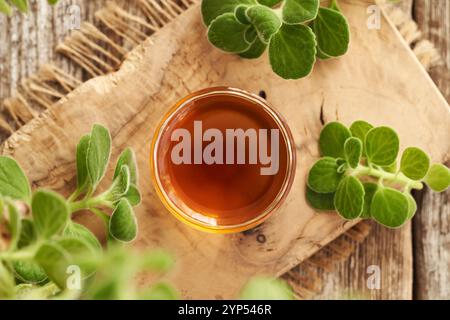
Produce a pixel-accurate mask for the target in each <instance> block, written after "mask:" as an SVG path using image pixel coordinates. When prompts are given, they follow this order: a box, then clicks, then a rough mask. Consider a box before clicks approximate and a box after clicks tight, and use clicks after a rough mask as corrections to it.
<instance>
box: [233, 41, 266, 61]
mask: <svg viewBox="0 0 450 320" xmlns="http://www.w3.org/2000/svg"><path fill="white" fill-rule="evenodd" d="M266 48H267V45H266V44H265V43H263V42H262V41H261V40H260V39H259V38H255V40H254V42H253V43H252V45H251V46H250V48H248V50H247V51H245V52H242V53H240V54H239V55H240V56H241V57H242V58H245V59H256V58H259V57H261V56H262V54H263V53H264V51H266Z"/></svg>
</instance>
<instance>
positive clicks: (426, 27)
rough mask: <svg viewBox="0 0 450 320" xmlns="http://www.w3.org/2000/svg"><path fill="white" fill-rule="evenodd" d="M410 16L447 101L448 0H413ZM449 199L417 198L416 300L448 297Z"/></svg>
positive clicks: (449, 84)
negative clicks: (434, 56) (427, 44)
mask: <svg viewBox="0 0 450 320" xmlns="http://www.w3.org/2000/svg"><path fill="white" fill-rule="evenodd" d="M414 18H415V20H416V21H417V23H418V24H419V28H420V30H421V31H422V32H423V34H424V37H425V38H427V39H429V40H430V41H431V42H432V43H433V44H434V45H435V46H436V48H437V50H438V52H439V53H440V55H441V57H442V59H443V65H442V66H439V67H436V68H433V69H432V70H430V75H431V77H432V78H433V80H434V81H435V83H436V84H437V86H438V87H439V89H440V90H441V91H442V92H443V94H444V96H445V97H446V99H447V101H450V2H449V1H426V0H415V1H414ZM447 164H448V163H447ZM449 200H450V191H447V192H446V193H443V194H435V193H433V192H431V191H429V190H427V191H425V192H424V193H423V195H422V197H421V206H420V209H419V212H418V213H417V217H416V218H415V220H414V228H413V230H414V248H415V261H414V270H415V278H414V280H415V285H414V297H415V298H417V299H450V286H449V283H450V201H449Z"/></svg>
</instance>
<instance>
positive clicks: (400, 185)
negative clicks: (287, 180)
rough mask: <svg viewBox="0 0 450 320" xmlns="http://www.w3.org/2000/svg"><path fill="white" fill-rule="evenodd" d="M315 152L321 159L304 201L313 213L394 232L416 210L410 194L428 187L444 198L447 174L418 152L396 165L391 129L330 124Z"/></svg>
mask: <svg viewBox="0 0 450 320" xmlns="http://www.w3.org/2000/svg"><path fill="white" fill-rule="evenodd" d="M319 148H320V153H321V155H322V158H321V159H319V160H318V161H317V162H316V163H315V164H314V165H313V167H312V168H311V170H310V171H309V174H308V179H307V191H306V198H307V200H308V202H309V204H310V205H311V206H312V207H313V208H315V209H318V210H336V211H337V212H338V213H339V215H341V216H342V217H343V218H344V219H348V220H353V219H357V218H363V219H374V220H376V221H377V222H378V223H380V224H382V225H384V226H386V227H390V228H398V227H400V226H402V225H403V224H404V223H406V222H407V221H408V220H410V219H411V218H412V217H413V216H414V214H415V212H416V210H417V204H416V202H415V200H414V198H413V197H412V195H411V191H412V190H413V189H416V190H421V189H422V188H423V184H424V183H426V184H427V185H428V186H429V187H430V188H431V189H432V190H434V191H436V192H442V191H445V190H446V189H447V188H448V187H449V186H450V170H449V168H447V167H446V166H444V165H442V164H438V163H436V164H431V162H430V158H429V156H428V155H427V154H426V153H425V152H424V151H423V150H421V149H419V148H416V147H409V148H406V149H405V150H404V151H403V154H402V156H401V159H400V161H397V157H398V154H399V149H400V141H399V137H398V135H397V133H396V132H395V131H394V130H393V129H391V128H389V127H384V126H382V127H374V126H372V125H371V124H369V123H367V122H365V121H356V122H354V123H353V124H352V125H351V127H350V128H347V127H345V126H344V125H343V124H342V123H340V122H330V123H328V124H327V125H326V126H325V127H324V128H323V129H322V132H321V133H320V138H319Z"/></svg>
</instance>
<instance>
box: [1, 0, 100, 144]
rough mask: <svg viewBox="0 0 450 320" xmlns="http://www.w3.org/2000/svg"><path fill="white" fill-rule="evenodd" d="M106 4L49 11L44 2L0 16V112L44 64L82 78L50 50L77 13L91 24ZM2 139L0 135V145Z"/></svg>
mask: <svg viewBox="0 0 450 320" xmlns="http://www.w3.org/2000/svg"><path fill="white" fill-rule="evenodd" d="M106 1H107V0H98V1H86V0H68V1H60V3H58V5H56V6H54V7H52V6H49V5H48V3H47V1H46V0H31V1H30V12H29V13H28V14H27V15H24V14H21V13H18V12H16V13H15V14H14V15H12V16H11V17H7V16H5V15H3V14H0V26H1V28H0V43H1V46H0V110H1V108H2V103H1V101H2V100H3V99H5V98H8V97H10V96H12V95H14V94H15V93H16V90H17V87H18V85H19V83H20V82H21V81H22V80H23V79H25V78H27V77H29V76H30V75H32V74H34V73H35V72H36V71H37V70H38V68H39V66H41V65H42V64H44V63H46V62H49V61H54V62H55V63H56V65H58V67H60V68H61V69H62V70H64V71H65V72H67V73H69V74H71V75H73V76H75V77H76V78H79V79H82V78H83V73H82V71H81V69H80V68H78V67H77V66H75V65H74V64H73V63H71V62H70V61H69V60H68V59H67V58H65V57H64V56H61V55H57V54H55V50H54V48H55V46H56V45H57V44H58V43H60V42H61V41H62V40H63V39H64V37H65V36H67V35H68V34H69V33H70V32H71V30H70V28H67V27H66V26H68V24H67V21H70V19H72V18H76V13H77V12H78V9H79V13H80V19H81V20H82V21H91V22H92V21H93V20H94V13H95V11H96V10H97V9H98V8H101V7H102V6H104V4H105V3H106ZM6 136H7V135H6V133H5V132H0V142H2V141H3V140H4V139H5V137H6Z"/></svg>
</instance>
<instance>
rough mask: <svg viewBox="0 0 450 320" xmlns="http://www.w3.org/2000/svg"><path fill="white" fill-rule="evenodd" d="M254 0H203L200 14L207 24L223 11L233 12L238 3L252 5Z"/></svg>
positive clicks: (254, 2)
mask: <svg viewBox="0 0 450 320" xmlns="http://www.w3.org/2000/svg"><path fill="white" fill-rule="evenodd" d="M254 4H257V2H256V0H203V1H202V16H203V21H204V22H205V24H206V25H207V26H209V25H210V24H211V22H212V21H213V20H214V19H215V18H217V17H218V16H221V15H222V14H224V13H233V12H234V10H235V9H236V7H238V6H239V5H254Z"/></svg>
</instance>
